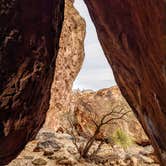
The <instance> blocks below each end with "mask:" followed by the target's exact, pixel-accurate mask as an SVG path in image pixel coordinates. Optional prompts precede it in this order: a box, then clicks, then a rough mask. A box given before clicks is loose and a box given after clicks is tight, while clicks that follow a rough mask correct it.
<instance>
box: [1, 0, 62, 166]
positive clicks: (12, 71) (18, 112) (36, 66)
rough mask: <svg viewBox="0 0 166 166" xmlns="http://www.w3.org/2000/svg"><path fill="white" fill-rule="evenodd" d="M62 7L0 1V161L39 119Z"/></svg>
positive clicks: (54, 1) (52, 1)
mask: <svg viewBox="0 0 166 166" xmlns="http://www.w3.org/2000/svg"><path fill="white" fill-rule="evenodd" d="M63 10H64V2H63V0H61V1H58V0H47V1H45V0H35V1H34V0H28V1H27V0H21V1H19V0H5V1H4V0H1V1H0V165H3V164H5V163H7V162H8V161H10V160H11V159H12V158H14V157H15V156H16V155H17V154H18V152H20V150H21V149H23V147H24V145H25V144H26V143H27V142H28V141H29V140H31V139H33V138H34V137H35V136H36V134H37V132H38V130H39V129H40V128H41V126H42V124H43V123H44V120H45V117H46V111H47V110H48V107H49V98H50V88H51V83H52V80H53V75H54V61H55V57H56V55H57V51H58V45H59V36H60V32H61V26H62V22H63Z"/></svg>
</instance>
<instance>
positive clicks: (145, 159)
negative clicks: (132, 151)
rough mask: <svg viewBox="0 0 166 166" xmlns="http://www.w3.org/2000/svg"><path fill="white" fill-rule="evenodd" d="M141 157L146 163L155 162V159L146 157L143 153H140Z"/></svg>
mask: <svg viewBox="0 0 166 166" xmlns="http://www.w3.org/2000/svg"><path fill="white" fill-rule="evenodd" d="M140 157H141V159H142V160H143V162H144V163H146V164H152V163H154V160H153V159H151V158H150V157H146V156H143V155H140Z"/></svg>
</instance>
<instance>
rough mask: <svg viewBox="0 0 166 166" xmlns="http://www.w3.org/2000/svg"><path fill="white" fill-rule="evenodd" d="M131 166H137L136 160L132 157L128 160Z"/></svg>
mask: <svg viewBox="0 0 166 166" xmlns="http://www.w3.org/2000/svg"><path fill="white" fill-rule="evenodd" d="M130 160H131V164H132V166H137V165H138V159H137V158H136V157H134V156H132V157H131V158H130Z"/></svg>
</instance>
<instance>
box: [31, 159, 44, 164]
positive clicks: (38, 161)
mask: <svg viewBox="0 0 166 166" xmlns="http://www.w3.org/2000/svg"><path fill="white" fill-rule="evenodd" d="M32 164H33V165H46V164H47V161H46V160H44V159H42V158H38V159H35V160H33V161H32Z"/></svg>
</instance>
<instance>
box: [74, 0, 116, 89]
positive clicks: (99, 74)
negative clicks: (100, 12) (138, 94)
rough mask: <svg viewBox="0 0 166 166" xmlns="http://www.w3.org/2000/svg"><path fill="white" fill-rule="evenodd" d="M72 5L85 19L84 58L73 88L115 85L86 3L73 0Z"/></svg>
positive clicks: (97, 87) (81, 0)
mask: <svg viewBox="0 0 166 166" xmlns="http://www.w3.org/2000/svg"><path fill="white" fill-rule="evenodd" d="M74 6H75V8H76V9H77V10H78V11H79V13H80V15H81V16H82V17H83V18H84V19H85V21H86V37H85V42H84V47H85V59H84V62H83V66H82V69H81V71H80V72H79V74H78V76H77V78H76V80H75V81H74V85H73V89H80V90H86V89H92V90H99V89H102V88H107V87H111V86H114V85H116V83H115V80H114V76H113V73H112V69H111V67H110V66H109V64H108V62H107V60H106V58H105V55H104V53H103V50H102V48H101V45H100V43H99V41H98V37H97V33H96V29H95V27H94V25H93V23H92V20H91V18H90V16H89V13H88V9H87V7H86V5H85V4H84V2H83V0H75V3H74Z"/></svg>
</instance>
